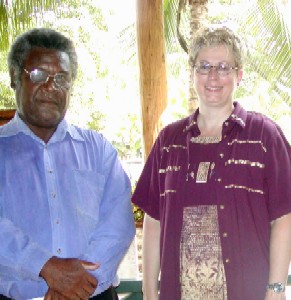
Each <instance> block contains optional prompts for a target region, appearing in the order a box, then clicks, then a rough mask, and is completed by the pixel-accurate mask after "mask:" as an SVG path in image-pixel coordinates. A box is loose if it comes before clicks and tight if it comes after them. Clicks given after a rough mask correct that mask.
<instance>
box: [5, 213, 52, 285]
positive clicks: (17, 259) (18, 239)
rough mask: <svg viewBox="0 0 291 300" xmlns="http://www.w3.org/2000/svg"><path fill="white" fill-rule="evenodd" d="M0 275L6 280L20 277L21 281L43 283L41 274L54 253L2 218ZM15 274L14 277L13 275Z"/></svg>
mask: <svg viewBox="0 0 291 300" xmlns="http://www.w3.org/2000/svg"><path fill="white" fill-rule="evenodd" d="M0 241H5V243H1V247H0V274H1V277H2V278H5V279H6V280H7V279H9V278H11V276H12V277H13V278H14V279H15V276H16V274H17V276H19V278H20V279H21V280H27V279H30V280H35V281H43V279H41V278H40V277H39V272H40V270H41V268H42V267H43V265H44V264H45V263H46V261H47V260H48V259H49V258H50V257H52V253H50V252H49V251H48V250H46V249H44V248H43V247H41V246H39V244H37V243H35V242H34V241H33V240H32V239H31V238H30V237H29V236H28V235H27V234H25V233H24V232H23V231H22V230H21V229H20V228H18V227H17V226H15V225H14V223H13V222H11V221H10V220H8V219H6V218H0ZM12 274H13V275H12Z"/></svg>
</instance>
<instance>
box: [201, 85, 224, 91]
mask: <svg viewBox="0 0 291 300" xmlns="http://www.w3.org/2000/svg"><path fill="white" fill-rule="evenodd" d="M205 89H206V90H207V91H209V92H219V91H221V90H222V89H223V87H222V86H205Z"/></svg>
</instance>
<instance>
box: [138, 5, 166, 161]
mask: <svg viewBox="0 0 291 300" xmlns="http://www.w3.org/2000/svg"><path fill="white" fill-rule="evenodd" d="M137 48H138V49H137V50H138V59H139V68H140V98H141V107H142V123H143V141H144V156H145V158H146V157H147V156H148V154H149V152H150V150H151V148H152V146H153V143H154V141H155V139H156V137H157V134H158V132H159V131H160V129H161V127H162V124H161V121H160V117H161V114H162V113H163V111H164V109H165V108H166V104H167V79H166V62H165V57H166V54H165V40H164V22H163V0H137Z"/></svg>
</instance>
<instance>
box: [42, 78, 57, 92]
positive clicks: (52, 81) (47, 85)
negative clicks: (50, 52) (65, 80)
mask: <svg viewBox="0 0 291 300" xmlns="http://www.w3.org/2000/svg"><path fill="white" fill-rule="evenodd" d="M43 86H44V87H45V88H46V89H48V90H50V89H52V90H56V89H57V86H56V83H55V78H54V76H48V77H47V80H46V82H44V83H43Z"/></svg>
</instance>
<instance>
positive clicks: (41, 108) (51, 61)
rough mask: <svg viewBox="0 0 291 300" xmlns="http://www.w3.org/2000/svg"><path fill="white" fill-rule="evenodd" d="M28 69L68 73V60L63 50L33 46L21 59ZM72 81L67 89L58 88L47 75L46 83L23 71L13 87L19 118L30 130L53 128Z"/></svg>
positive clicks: (51, 73) (60, 116)
mask: <svg viewBox="0 0 291 300" xmlns="http://www.w3.org/2000/svg"><path fill="white" fill-rule="evenodd" d="M24 69H25V70H27V71H28V72H31V71H33V70H34V69H40V70H42V71H45V72H47V73H48V74H49V75H52V76H54V75H55V74H57V73H64V74H66V75H68V76H70V60H69V57H68V55H67V54H66V53H64V52H58V51H56V50H53V49H46V48H34V49H32V50H31V52H30V53H29V55H28V57H27V59H26V61H25V62H24ZM71 86H72V83H70V84H69V88H65V87H61V86H59V85H57V84H56V83H55V82H54V78H53V77H49V79H48V81H47V82H44V83H38V82H33V81H32V80H31V79H30V75H29V74H28V73H27V72H25V71H24V70H23V71H22V74H21V80H20V83H19V84H17V85H16V87H15V94H16V102H17V111H18V113H19V115H20V117H21V119H22V120H23V121H24V122H25V123H26V124H27V125H28V126H29V127H30V128H31V129H32V130H33V131H41V130H48V129H49V130H51V129H52V130H55V128H56V127H57V126H58V124H59V123H60V122H61V120H62V119H63V118H64V116H65V113H66V111H67V108H68V105H69V99H70V92H71Z"/></svg>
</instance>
